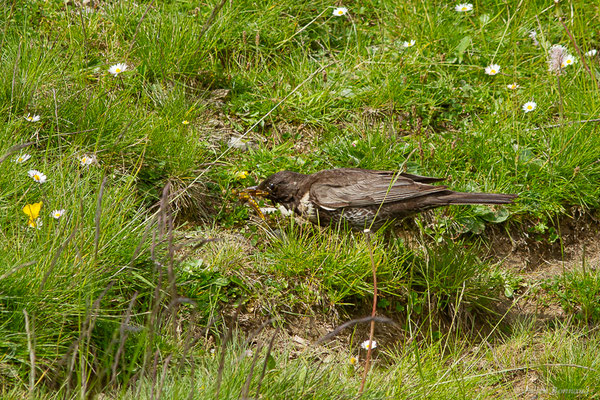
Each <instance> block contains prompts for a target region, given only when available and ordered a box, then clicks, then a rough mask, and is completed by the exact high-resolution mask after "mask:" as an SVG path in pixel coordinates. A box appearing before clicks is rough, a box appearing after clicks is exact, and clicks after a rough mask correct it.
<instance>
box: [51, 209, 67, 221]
mask: <svg viewBox="0 0 600 400" xmlns="http://www.w3.org/2000/svg"><path fill="white" fill-rule="evenodd" d="M65 212H66V210H64V209H63V210H54V211H52V212H51V213H50V216H51V217H52V218H54V219H59V218H60V217H62V216H63V215H64V214H65Z"/></svg>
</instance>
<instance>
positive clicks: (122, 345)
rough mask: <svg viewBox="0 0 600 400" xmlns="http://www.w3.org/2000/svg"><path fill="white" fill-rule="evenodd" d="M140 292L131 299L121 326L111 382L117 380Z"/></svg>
mask: <svg viewBox="0 0 600 400" xmlns="http://www.w3.org/2000/svg"><path fill="white" fill-rule="evenodd" d="M138 294H139V293H138V292H135V293H134V294H133V297H132V298H131V300H130V301H129V306H128V307H127V312H126V313H125V316H124V318H123V321H121V326H120V327H119V347H118V348H117V353H116V354H115V359H114V361H113V364H112V367H111V371H112V375H111V377H110V382H111V384H114V383H115V380H116V379H117V367H118V365H119V360H120V359H121V355H122V354H123V350H124V349H125V341H126V340H127V336H128V334H129V330H128V327H129V323H130V321H131V312H132V310H133V305H134V304H135V301H136V300H137V297H138Z"/></svg>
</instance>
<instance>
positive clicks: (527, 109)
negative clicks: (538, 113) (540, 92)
mask: <svg viewBox="0 0 600 400" xmlns="http://www.w3.org/2000/svg"><path fill="white" fill-rule="evenodd" d="M536 107H537V104H536V103H535V101H528V102H527V103H525V104H523V111H525V112H526V113H528V112H531V111H533V110H535V108H536Z"/></svg>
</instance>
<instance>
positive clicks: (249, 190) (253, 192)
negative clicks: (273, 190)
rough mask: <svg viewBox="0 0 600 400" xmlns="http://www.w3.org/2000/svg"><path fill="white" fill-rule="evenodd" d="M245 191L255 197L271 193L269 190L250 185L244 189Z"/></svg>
mask: <svg viewBox="0 0 600 400" xmlns="http://www.w3.org/2000/svg"><path fill="white" fill-rule="evenodd" d="M244 192H246V193H248V194H249V195H250V196H255V197H267V196H268V195H269V192H267V191H265V190H260V189H259V188H258V186H250V187H248V188H246V189H244Z"/></svg>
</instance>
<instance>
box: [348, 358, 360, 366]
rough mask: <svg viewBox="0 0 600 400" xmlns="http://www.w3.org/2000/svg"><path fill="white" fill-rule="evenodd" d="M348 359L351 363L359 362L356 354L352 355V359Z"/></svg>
mask: <svg viewBox="0 0 600 400" xmlns="http://www.w3.org/2000/svg"><path fill="white" fill-rule="evenodd" d="M348 361H349V362H350V365H356V364H358V358H356V357H354V356H352V357H350V359H349V360H348Z"/></svg>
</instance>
